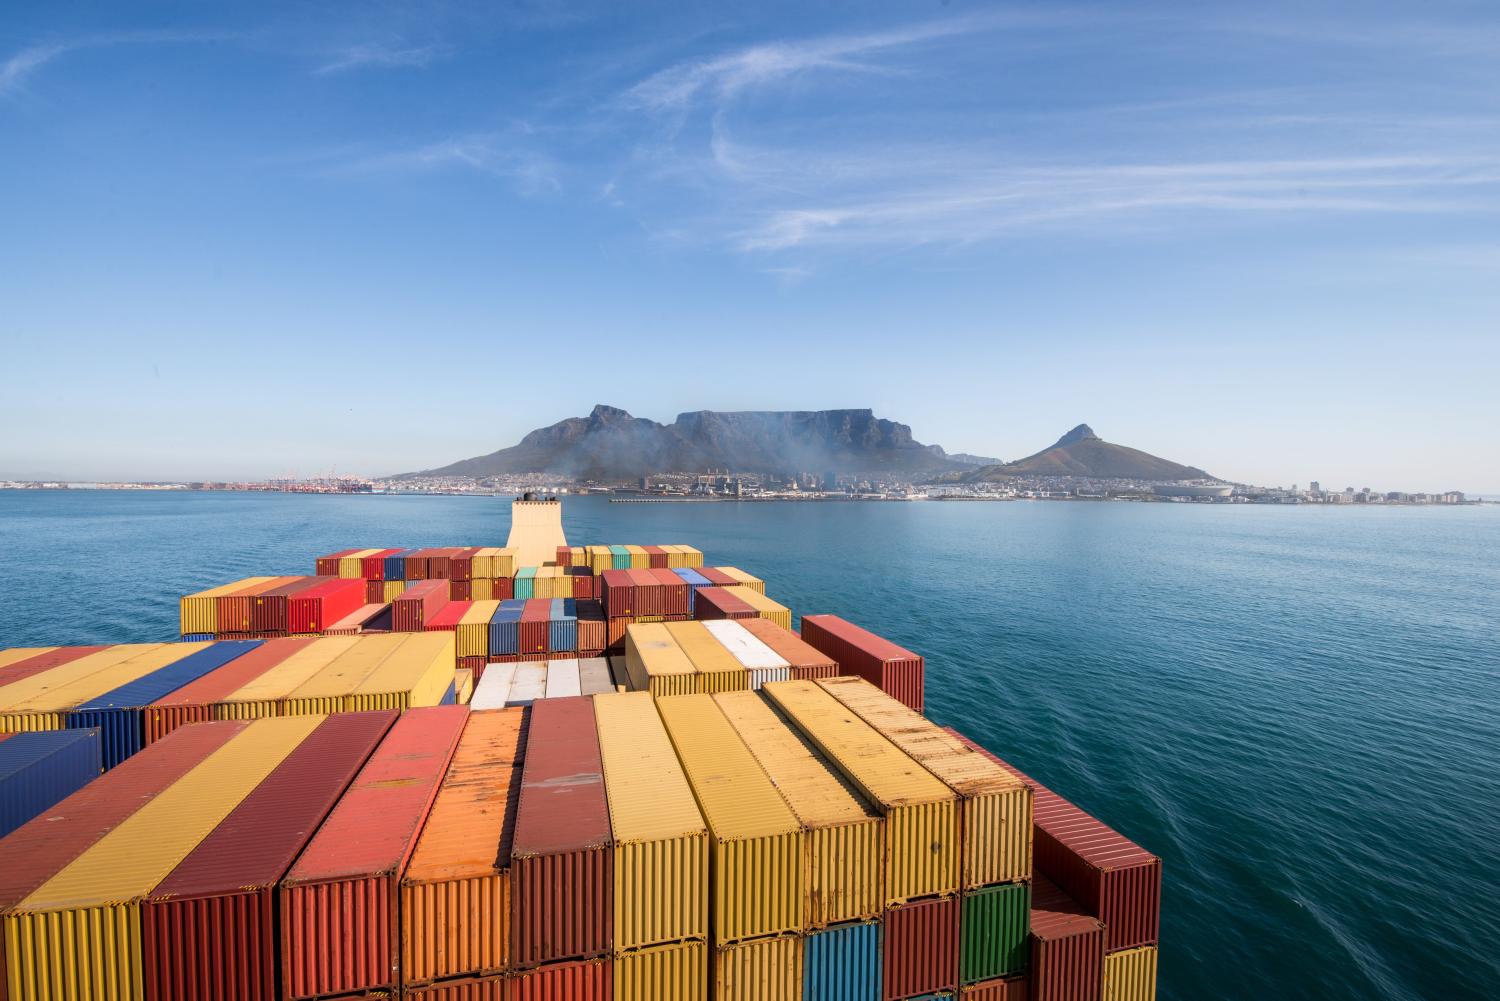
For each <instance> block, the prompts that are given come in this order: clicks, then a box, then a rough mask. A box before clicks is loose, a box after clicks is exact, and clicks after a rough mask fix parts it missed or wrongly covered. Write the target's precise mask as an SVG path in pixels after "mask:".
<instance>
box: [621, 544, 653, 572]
mask: <svg viewBox="0 0 1500 1001" xmlns="http://www.w3.org/2000/svg"><path fill="white" fill-rule="evenodd" d="M625 551H626V552H627V553H629V554H630V569H632V570H649V569H651V554H650V553H648V552H646V550H645V549H644V548H643V547H641V546H626V547H625Z"/></svg>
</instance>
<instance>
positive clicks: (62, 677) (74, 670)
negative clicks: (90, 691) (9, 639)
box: [0, 643, 166, 710]
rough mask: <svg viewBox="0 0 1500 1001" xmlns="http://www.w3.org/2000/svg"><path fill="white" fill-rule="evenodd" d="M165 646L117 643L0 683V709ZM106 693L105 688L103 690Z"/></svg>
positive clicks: (160, 644) (158, 644)
mask: <svg viewBox="0 0 1500 1001" xmlns="http://www.w3.org/2000/svg"><path fill="white" fill-rule="evenodd" d="M163 646H166V644H165V643H121V644H119V645H117V646H111V647H105V648H104V649H103V650H99V651H97V652H95V653H91V654H86V655H84V656H82V657H79V658H78V659H77V660H70V661H68V663H66V664H59V665H58V666H57V667H54V668H53V669H52V670H50V671H43V672H42V673H41V674H33V675H32V676H31V677H29V678H21V679H19V680H16V681H12V682H9V683H8V684H0V710H5V709H10V708H12V707H13V706H17V705H20V704H21V703H22V702H25V701H27V700H28V699H34V698H36V697H37V696H39V695H43V694H45V693H47V692H50V691H53V690H54V689H57V688H61V687H63V686H64V685H70V684H72V683H73V682H75V681H78V680H80V679H82V678H87V677H89V676H90V675H93V674H97V673H98V672H100V671H103V670H105V669H106V668H110V667H113V666H114V665H116V664H118V663H120V662H121V661H124V660H129V659H130V658H131V657H134V656H136V655H137V654H142V653H145V652H147V651H148V650H156V649H158V648H160V647H163ZM105 690H106V691H108V689H105Z"/></svg>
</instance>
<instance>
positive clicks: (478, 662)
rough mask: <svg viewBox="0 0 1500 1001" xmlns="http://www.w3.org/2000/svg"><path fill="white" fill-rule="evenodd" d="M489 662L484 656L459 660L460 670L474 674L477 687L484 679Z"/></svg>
mask: <svg viewBox="0 0 1500 1001" xmlns="http://www.w3.org/2000/svg"><path fill="white" fill-rule="evenodd" d="M489 662H490V659H489V658H488V657H485V656H482V655H475V656H473V657H460V658H458V666H459V667H460V668H466V669H468V670H469V671H471V672H473V675H474V684H476V685H477V684H479V679H480V678H482V677H484V665H486V664H488V663H489Z"/></svg>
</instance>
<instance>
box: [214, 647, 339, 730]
mask: <svg viewBox="0 0 1500 1001" xmlns="http://www.w3.org/2000/svg"><path fill="white" fill-rule="evenodd" d="M359 642H360V639H359V637H357V636H324V637H321V638H320V639H316V640H313V641H312V642H311V643H309V644H308V645H307V646H305V647H303V648H302V649H301V650H298V651H297V652H296V653H294V654H292V655H291V656H290V657H288V658H287V659H286V660H284V661H282V662H281V663H280V664H277V665H276V666H275V667H273V668H271V669H270V670H269V671H267V672H266V673H265V674H262V675H261V676H260V677H258V678H256V679H255V680H254V681H251V682H248V683H247V684H245V685H244V686H243V687H241V688H239V689H236V690H235V691H234V692H232V693H230V694H229V695H228V696H227V697H226V698H225V699H224V700H223V701H221V702H219V703H217V704H216V705H215V706H214V719H262V718H264V717H266V716H279V715H281V704H282V703H283V702H285V701H286V698H287V696H289V695H291V694H292V692H294V691H296V690H297V689H298V688H299V687H301V686H302V685H304V684H306V683H307V682H308V681H310V680H312V678H313V677H314V676H315V675H317V674H318V672H320V671H322V670H323V669H324V668H325V667H327V666H328V665H329V664H331V663H333V661H334V660H335V659H336V658H338V657H340V656H342V655H343V654H345V653H348V652H349V651H350V650H351V649H353V648H354V647H355V646H356V645H358V643H359Z"/></svg>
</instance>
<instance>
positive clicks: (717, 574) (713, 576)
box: [693, 567, 744, 587]
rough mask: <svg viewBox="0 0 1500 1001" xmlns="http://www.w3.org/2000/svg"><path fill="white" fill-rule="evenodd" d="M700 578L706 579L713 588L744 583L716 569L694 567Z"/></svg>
mask: <svg viewBox="0 0 1500 1001" xmlns="http://www.w3.org/2000/svg"><path fill="white" fill-rule="evenodd" d="M693 569H694V570H696V571H698V575H699V576H700V577H706V578H707V579H708V582H709V583H710V584H712V585H713V586H714V587H734V586H735V585H736V584H741V583H744V582H743V581H741V580H740V579H739V578H737V577H731V576H729V575H728V574H727V573H725V572H724V571H722V570H720V569H719V568H718V567H694V568H693Z"/></svg>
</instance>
